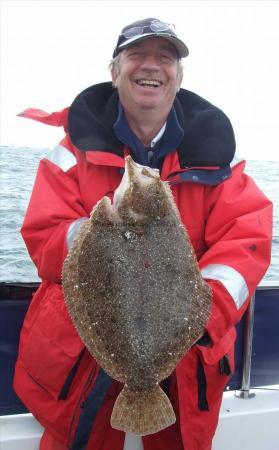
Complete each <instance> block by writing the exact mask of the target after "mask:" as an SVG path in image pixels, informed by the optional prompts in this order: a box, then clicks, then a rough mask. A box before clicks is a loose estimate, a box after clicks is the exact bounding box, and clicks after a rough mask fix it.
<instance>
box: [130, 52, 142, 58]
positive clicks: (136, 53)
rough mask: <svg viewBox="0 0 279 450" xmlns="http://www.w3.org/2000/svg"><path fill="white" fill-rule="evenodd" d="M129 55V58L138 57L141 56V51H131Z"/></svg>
mask: <svg viewBox="0 0 279 450" xmlns="http://www.w3.org/2000/svg"><path fill="white" fill-rule="evenodd" d="M128 56H129V58H137V57H139V56H140V52H132V53H129V55H128Z"/></svg>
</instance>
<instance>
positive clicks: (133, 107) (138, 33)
mask: <svg viewBox="0 0 279 450" xmlns="http://www.w3.org/2000/svg"><path fill="white" fill-rule="evenodd" d="M187 55H188V49H187V47H186V45H185V44H184V43H183V42H182V41H181V40H180V39H178V38H177V36H176V34H175V32H174V31H173V28H172V25H169V24H166V23H163V22H160V21H159V20H157V19H153V18H152V19H145V20H142V21H137V22H134V23H132V24H131V25H127V26H126V27H125V28H123V30H122V33H121V34H120V36H119V38H118V42H117V45H116V48H115V50H114V52H113V56H114V59H113V61H112V63H111V75H112V81H113V84H114V85H115V87H116V88H117V89H118V93H119V97H120V101H121V103H122V105H123V106H124V109H125V110H126V111H127V112H130V113H132V114H135V113H136V114H139V112H140V111H144V110H147V109H149V110H150V109H155V110H156V111H158V112H161V113H162V114H163V115H164V114H166V115H167V114H168V112H169V111H170V109H171V106H172V104H173V101H174V98H175V95H176V93H177V92H178V91H179V89H180V85H181V82H182V75H183V72H182V66H181V61H180V59H181V58H182V57H185V56H187Z"/></svg>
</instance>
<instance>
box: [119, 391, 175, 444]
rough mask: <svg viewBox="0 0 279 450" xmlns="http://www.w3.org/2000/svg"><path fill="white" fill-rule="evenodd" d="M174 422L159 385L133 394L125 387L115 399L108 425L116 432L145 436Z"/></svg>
mask: <svg viewBox="0 0 279 450" xmlns="http://www.w3.org/2000/svg"><path fill="white" fill-rule="evenodd" d="M175 421H176V417H175V414H174V411H173V408H172V405H171V402H170V400H169V398H168V397H167V395H166V394H165V393H164V391H163V390H162V389H161V388H160V386H159V385H157V386H156V387H155V388H154V389H153V390H151V391H148V392H135V391H132V390H130V389H129V387H128V386H126V385H125V386H124V388H123V390H122V391H121V392H120V394H119V396H118V397H117V399H116V402H115V405H114V408H113V411H112V415H111V421H110V423H111V426H112V427H113V428H116V429H118V430H122V431H125V432H130V433H134V434H136V435H139V436H145V435H147V434H153V433H156V432H158V431H160V430H162V429H164V428H166V427H169V426H170V425H172V424H173V423H175Z"/></svg>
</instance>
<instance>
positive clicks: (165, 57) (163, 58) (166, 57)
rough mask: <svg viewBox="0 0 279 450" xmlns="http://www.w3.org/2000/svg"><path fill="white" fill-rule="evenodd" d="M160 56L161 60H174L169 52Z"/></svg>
mask: <svg viewBox="0 0 279 450" xmlns="http://www.w3.org/2000/svg"><path fill="white" fill-rule="evenodd" d="M161 58H162V60H163V61H174V57H173V56H172V55H170V54H167V53H165V54H162V55H161Z"/></svg>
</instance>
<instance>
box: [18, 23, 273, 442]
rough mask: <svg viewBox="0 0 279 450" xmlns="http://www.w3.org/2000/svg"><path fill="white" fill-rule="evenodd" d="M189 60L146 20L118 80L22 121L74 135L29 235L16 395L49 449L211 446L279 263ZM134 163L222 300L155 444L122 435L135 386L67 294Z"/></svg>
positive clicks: (42, 184)
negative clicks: (185, 66)
mask: <svg viewBox="0 0 279 450" xmlns="http://www.w3.org/2000/svg"><path fill="white" fill-rule="evenodd" d="M187 55H188V49H187V47H186V45H185V44H184V43H183V42H182V41H181V40H180V39H179V38H178V36H177V35H176V33H175V31H174V28H173V26H172V25H170V24H168V23H164V22H161V21H159V20H158V19H155V18H149V19H145V20H140V21H137V22H134V23H132V24H130V25H128V26H126V27H125V28H124V29H123V30H122V32H121V34H120V36H119V39H118V42H117V45H116V47H115V50H114V52H113V60H112V62H111V66H110V69H111V76H112V83H101V84H98V85H95V86H91V87H89V88H88V89H86V90H85V91H83V92H81V93H80V94H79V95H78V96H77V97H76V99H75V100H74V102H73V103H72V105H71V106H70V108H65V109H64V110H63V111H61V112H55V113H51V114H48V113H45V112H43V111H41V110H35V109H28V110H26V111H25V112H23V113H22V114H21V116H23V117H28V118H32V119H35V120H39V121H41V122H44V123H46V124H50V125H57V126H61V125H63V126H64V129H65V131H66V136H65V138H64V139H63V140H62V141H61V142H60V144H59V145H58V146H57V147H55V148H54V149H53V150H52V152H51V153H50V154H49V155H48V156H47V157H46V158H44V159H43V160H42V161H41V162H40V166H39V169H38V174H37V177H36V181H35V185H34V189H33V193H32V196H31V199H30V204H29V207H28V211H27V214H26V217H25V220H24V224H23V227H22V235H23V238H24V240H25V242H26V245H27V248H28V251H29V253H30V256H31V257H32V259H33V261H34V263H35V264H36V266H37V269H38V273H39V276H40V277H41V278H42V284H41V286H40V288H39V289H38V291H37V292H36V294H35V296H34V298H33V301H32V304H31V307H30V308H29V311H28V313H27V316H26V318H25V322H24V326H23V329H22V333H21V342H20V349H19V357H18V361H17V365H16V370H15V383H14V385H15V390H16V392H17V393H18V395H19V397H20V398H21V399H22V401H23V402H24V403H25V404H26V406H27V407H28V409H29V410H30V411H31V412H32V413H33V414H34V415H35V417H36V418H37V419H38V420H39V421H40V423H41V424H42V425H43V426H44V427H45V432H44V434H43V437H42V440H41V445H40V450H66V449H72V450H85V449H87V450H123V448H124V449H125V450H139V449H143V448H144V450H210V449H211V443H212V438H213V436H214V433H215V430H216V427H217V422H218V415H219V409H220V404H221V400H222V393H223V390H224V388H225V386H226V384H227V382H228V380H229V377H230V375H231V373H232V371H233V367H234V357H233V349H234V341H235V338H236V331H235V324H236V323H237V322H238V321H239V320H240V319H241V317H242V315H243V313H244V312H245V310H246V308H247V306H248V304H249V300H250V298H251V295H252V294H253V292H254V291H255V288H256V286H257V285H258V283H259V282H260V280H261V278H262V277H263V275H264V273H265V271H266V269H267V267H268V265H269V261H270V247H271V224H272V219H271V209H272V207H271V203H270V202H269V200H268V199H267V198H266V197H265V196H264V195H263V194H262V192H261V191H260V190H259V189H258V188H257V186H256V185H255V183H254V182H253V181H252V180H251V179H250V178H249V177H248V176H247V175H246V174H245V173H244V165H245V164H244V163H243V162H240V163H238V164H236V165H233V164H232V160H233V157H234V152H235V140H234V133H233V129H232V126H231V124H230V121H229V119H228V118H227V117H226V115H225V114H224V113H223V112H222V111H221V110H220V109H219V108H216V107H215V106H213V105H212V104H211V103H209V102H208V101H206V100H204V99H203V98H201V97H199V96H198V95H196V94H194V93H192V92H190V91H187V90H185V89H181V88H180V86H181V81H182V66H181V58H184V57H186V56H187ZM128 154H131V155H132V157H133V159H134V160H135V161H136V162H137V163H139V164H143V165H147V166H150V167H154V168H157V169H158V170H159V172H160V176H161V179H162V180H165V181H168V182H169V184H170V187H171V189H172V193H173V196H174V199H175V202H176V204H177V206H178V208H179V211H180V215H181V219H182V222H183V224H184V225H185V228H186V229H187V230H188V233H189V236H190V239H191V242H192V244H193V247H194V250H195V253H196V256H197V259H198V262H199V267H200V269H201V274H202V276H203V277H204V279H205V280H206V281H207V283H208V284H209V286H210V288H211V291H212V308H211V315H210V318H209V321H208V323H207V325H206V327H205V330H204V335H203V336H202V337H201V339H200V340H199V341H198V343H197V344H196V345H194V346H193V347H192V348H191V350H190V351H189V352H188V353H187V354H186V355H185V356H184V357H183V359H182V360H181V361H180V363H179V364H178V365H177V367H176V370H175V371H174V372H173V374H172V375H171V376H170V377H169V378H168V379H167V380H166V381H165V382H164V386H163V387H164V389H165V391H166V393H167V395H168V396H169V398H170V400H171V402H172V405H173V409H174V411H175V414H176V423H175V424H174V425H172V426H170V427H168V428H166V429H164V430H162V431H160V432H158V433H155V434H153V435H149V436H144V437H143V438H141V437H137V436H134V435H131V434H128V433H127V434H125V433H123V432H121V431H118V430H115V429H113V428H112V427H111V426H110V417H111V412H112V408H113V405H114V402H115V399H116V397H117V395H118V393H119V392H120V390H121V388H122V387H121V386H120V385H119V383H117V382H116V381H115V380H112V379H110V378H109V377H108V376H107V375H106V374H105V373H104V371H102V370H100V367H99V366H98V364H97V362H96V361H95V359H94V358H93V357H92V356H91V354H89V352H88V351H87V349H86V348H85V347H84V344H83V342H82V341H81V339H80V337H79V336H78V334H77V332H76V331H75V329H74V326H73V324H72V322H71V319H70V318H69V315H68V312H67V309H66V306H65V301H64V297H63V292H62V288H61V270H62V265H63V262H64V259H65V257H66V256H67V253H68V250H69V248H70V247H71V245H72V242H73V239H74V238H75V237H76V235H77V233H78V230H79V228H80V226H81V224H82V223H83V222H84V221H86V220H88V217H89V215H90V213H91V211H92V209H93V207H94V206H95V205H96V203H97V202H98V201H99V200H100V199H102V198H103V197H104V196H105V195H107V196H110V197H111V198H112V197H113V194H114V192H115V190H116V189H117V187H118V186H119V183H120V181H121V178H122V175H123V171H124V157H125V156H126V155H128ZM169 245H170V246H171V245H172V243H171V242H170V243H169ZM139 270H140V268H139ZM123 276H125V274H123ZM131 301H132V299H131Z"/></svg>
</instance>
